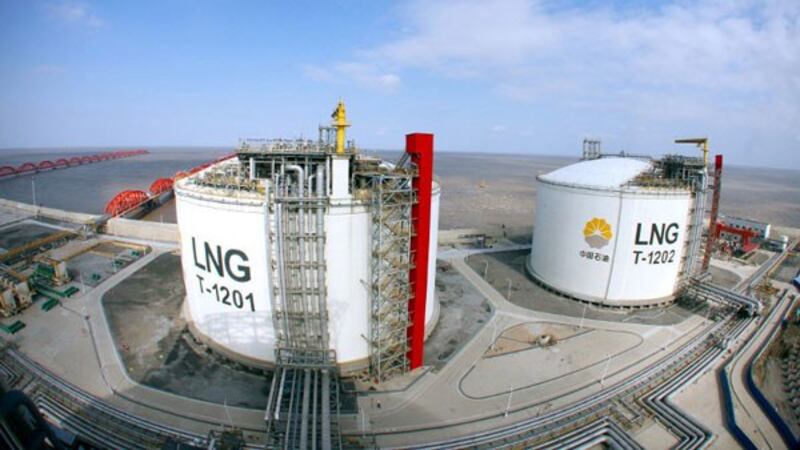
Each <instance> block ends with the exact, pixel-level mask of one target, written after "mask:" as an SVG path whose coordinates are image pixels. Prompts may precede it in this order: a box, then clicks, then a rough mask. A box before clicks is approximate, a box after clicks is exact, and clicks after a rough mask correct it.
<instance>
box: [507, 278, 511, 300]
mask: <svg viewBox="0 0 800 450" xmlns="http://www.w3.org/2000/svg"><path fill="white" fill-rule="evenodd" d="M506 281H508V289H507V292H506V300H508V301H511V278H506Z"/></svg>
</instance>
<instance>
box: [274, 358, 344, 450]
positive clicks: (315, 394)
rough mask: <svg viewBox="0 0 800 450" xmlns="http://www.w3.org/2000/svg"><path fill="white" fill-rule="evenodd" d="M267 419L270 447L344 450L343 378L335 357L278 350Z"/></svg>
mask: <svg viewBox="0 0 800 450" xmlns="http://www.w3.org/2000/svg"><path fill="white" fill-rule="evenodd" d="M276 357H277V358H278V359H277V361H276V368H275V373H274V374H273V377H272V384H271V388H270V393H269V398H268V399H267V410H266V414H265V420H266V422H267V436H268V439H269V440H268V443H267V446H268V448H283V449H323V450H329V449H340V448H342V438H341V433H340V431H339V423H338V417H339V404H340V401H339V393H340V388H339V378H338V372H337V369H336V366H335V364H333V365H330V366H327V367H323V366H314V365H313V364H317V362H318V361H320V360H323V359H327V360H329V361H333V360H334V359H335V358H334V355H332V354H328V355H320V354H317V353H316V352H314V351H292V352H285V351H282V350H280V351H278V352H277V354H276Z"/></svg>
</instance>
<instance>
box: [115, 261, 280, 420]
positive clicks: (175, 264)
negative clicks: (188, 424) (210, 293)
mask: <svg viewBox="0 0 800 450" xmlns="http://www.w3.org/2000/svg"><path fill="white" fill-rule="evenodd" d="M185 295H186V294H185V291H184V286H183V277H182V276H181V267H180V258H179V256H177V255H174V254H171V253H166V254H163V255H160V256H158V257H157V258H156V259H155V260H153V261H152V262H150V263H149V264H148V265H146V266H145V267H143V268H141V269H139V270H138V271H137V272H136V273H134V274H133V275H131V276H130V277H128V278H126V279H125V280H124V281H122V282H121V283H119V284H118V285H117V286H115V287H114V288H112V289H111V290H109V291H108V292H107V293H106V294H105V295H104V296H103V306H104V308H105V312H106V317H107V318H108V323H109V327H110V329H111V333H112V335H113V336H114V342H115V344H116V347H117V351H118V352H119V353H120V355H122V361H123V363H124V364H125V367H126V368H127V370H128V375H130V377H131V378H133V379H134V380H135V381H137V382H139V383H142V384H145V385H147V386H150V387H154V388H156V389H162V390H165V391H167V392H172V393H174V394H177V395H182V396H186V397H192V398H196V399H200V400H205V401H209V402H214V403H223V404H228V405H231V406H240V407H244V408H256V409H263V408H264V407H266V402H267V391H268V389H269V381H270V380H269V377H268V376H265V375H264V374H260V373H253V372H251V371H249V370H245V369H243V368H241V367H239V366H238V365H236V364H233V363H230V362H228V361H226V360H224V359H222V358H220V357H218V356H216V355H213V354H211V353H208V352H206V351H205V349H203V348H202V347H200V346H198V345H197V344H196V343H195V342H194V340H193V339H192V337H191V336H190V335H189V333H188V332H187V331H186V323H185V321H184V320H183V318H182V317H181V314H180V311H181V306H182V304H183V299H184V296H185Z"/></svg>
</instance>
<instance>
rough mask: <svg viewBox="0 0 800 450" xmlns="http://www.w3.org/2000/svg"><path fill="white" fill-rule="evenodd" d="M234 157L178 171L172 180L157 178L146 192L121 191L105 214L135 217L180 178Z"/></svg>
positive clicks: (226, 157)
mask: <svg viewBox="0 0 800 450" xmlns="http://www.w3.org/2000/svg"><path fill="white" fill-rule="evenodd" d="M234 156H236V153H231V154H228V155H225V156H222V157H220V158H217V159H215V160H213V161H210V162H207V163H203V164H200V165H199V166H196V167H192V168H191V169H189V170H187V171H180V172H178V173H176V174H175V175H174V176H173V177H172V178H159V179H157V180H155V181H153V183H152V184H151V185H150V188H149V189H148V191H139V190H127V191H122V192H120V193H118V194H117V195H115V196H114V198H112V199H111V201H109V202H108V204H107V205H106V209H105V212H106V214H108V215H109V216H112V217H117V216H123V217H124V216H126V215H131V214H133V215H135V213H136V211H137V210H138V209H139V208H141V207H144V208H145V209H146V208H150V207H153V206H154V205H156V204H157V203H158V202H159V201H161V200H159V198H160V197H161V196H162V195H164V194H166V193H168V192H171V191H172V186H173V185H174V184H175V181H177V180H180V179H181V178H184V177H188V176H189V175H193V174H195V173H197V172H199V171H201V170H203V169H205V168H208V167H210V166H211V165H213V164H216V163H218V162H222V161H224V160H226V159H229V158H233V157H234Z"/></svg>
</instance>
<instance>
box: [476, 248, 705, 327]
mask: <svg viewBox="0 0 800 450" xmlns="http://www.w3.org/2000/svg"><path fill="white" fill-rule="evenodd" d="M529 254H530V251H529V250H516V251H510V252H496V253H484V254H478V255H473V256H470V258H469V261H468V264H469V265H470V267H472V269H473V270H475V272H477V273H478V274H480V275H483V273H484V269H486V268H487V267H488V270H486V273H487V277H486V280H487V281H488V282H489V283H490V284H491V285H492V286H493V287H494V288H495V289H497V291H498V292H500V294H502V295H504V296H506V298H507V300H509V301H510V302H512V303H514V304H516V305H519V306H521V307H523V308H528V309H532V310H535V311H542V312H547V313H551V314H560V315H566V316H572V317H581V316H583V315H584V314H585V317H586V318H587V319H596V320H609V321H625V322H632V323H643V324H651V325H674V324H676V323H680V322H682V321H684V320H685V319H686V318H688V317H689V316H690V315H691V312H689V311H687V310H686V309H684V308H683V307H681V306H679V305H671V306H669V307H667V308H653V309H647V310H638V311H626V310H617V309H611V308H602V307H597V306H586V305H584V304H583V303H581V302H578V301H576V300H571V299H568V298H566V297H562V296H560V295H558V294H555V293H553V292H550V291H548V290H546V289H544V288H542V287H541V286H539V285H538V284H536V283H534V282H533V280H532V279H531V278H530V277H529V276H528V274H527V273H526V271H525V258H527V256H528V255H529ZM487 263H488V266H487ZM509 280H511V290H510V294H511V296H510V298H508V293H509V289H508V281H509ZM584 310H585V311H584Z"/></svg>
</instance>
